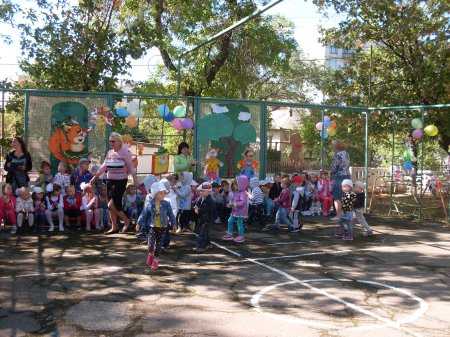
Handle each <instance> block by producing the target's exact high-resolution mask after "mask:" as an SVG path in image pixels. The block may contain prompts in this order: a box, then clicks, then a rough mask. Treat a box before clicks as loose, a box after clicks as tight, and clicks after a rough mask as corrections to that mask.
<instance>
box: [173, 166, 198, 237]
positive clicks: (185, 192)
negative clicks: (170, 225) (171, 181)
mask: <svg viewBox="0 0 450 337" xmlns="http://www.w3.org/2000/svg"><path fill="white" fill-rule="evenodd" d="M192 177H193V176H192V173H191V172H183V173H181V177H180V180H181V186H180V187H178V188H176V189H174V191H175V194H176V195H177V197H178V209H179V214H180V216H179V227H178V229H177V233H181V232H182V231H184V230H186V229H187V228H188V226H189V221H190V220H191V209H192V191H191V183H192Z"/></svg>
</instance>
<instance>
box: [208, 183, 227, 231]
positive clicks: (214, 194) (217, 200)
mask: <svg viewBox="0 0 450 337" xmlns="http://www.w3.org/2000/svg"><path fill="white" fill-rule="evenodd" d="M211 187H212V191H211V193H210V195H211V198H212V200H213V206H214V223H216V224H220V223H221V221H220V216H219V214H220V213H222V212H223V208H224V206H225V204H224V201H223V195H222V191H221V190H220V185H219V184H218V183H217V182H213V183H212V184H211Z"/></svg>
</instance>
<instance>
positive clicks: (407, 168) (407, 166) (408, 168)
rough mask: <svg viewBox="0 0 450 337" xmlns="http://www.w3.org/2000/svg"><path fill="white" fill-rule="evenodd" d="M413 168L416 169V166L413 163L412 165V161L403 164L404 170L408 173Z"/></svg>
mask: <svg viewBox="0 0 450 337" xmlns="http://www.w3.org/2000/svg"><path fill="white" fill-rule="evenodd" d="M413 167H414V165H413V163H411V162H410V161H405V162H404V163H403V168H404V169H405V170H406V171H410V170H412V169H413Z"/></svg>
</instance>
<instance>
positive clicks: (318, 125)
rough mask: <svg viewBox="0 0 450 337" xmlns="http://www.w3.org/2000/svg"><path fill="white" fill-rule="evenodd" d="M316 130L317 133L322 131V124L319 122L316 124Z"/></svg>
mask: <svg viewBox="0 0 450 337" xmlns="http://www.w3.org/2000/svg"><path fill="white" fill-rule="evenodd" d="M316 130H317V131H322V122H319V123H317V124H316Z"/></svg>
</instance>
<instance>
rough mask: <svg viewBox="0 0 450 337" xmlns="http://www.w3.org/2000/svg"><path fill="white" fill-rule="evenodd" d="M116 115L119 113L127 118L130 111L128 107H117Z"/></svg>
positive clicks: (119, 115) (121, 116) (118, 115)
mask: <svg viewBox="0 0 450 337" xmlns="http://www.w3.org/2000/svg"><path fill="white" fill-rule="evenodd" d="M116 115H117V117H120V118H125V117H128V115H129V113H128V110H127V108H117V109H116Z"/></svg>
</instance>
